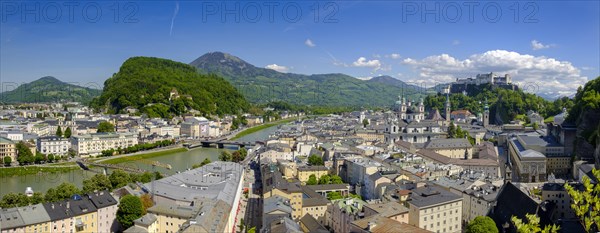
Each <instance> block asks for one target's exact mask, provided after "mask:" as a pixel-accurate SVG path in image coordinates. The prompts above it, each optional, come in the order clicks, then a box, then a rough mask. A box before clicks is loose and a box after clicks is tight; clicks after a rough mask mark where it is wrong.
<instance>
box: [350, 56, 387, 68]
mask: <svg viewBox="0 0 600 233" xmlns="http://www.w3.org/2000/svg"><path fill="white" fill-rule="evenodd" d="M352 66H355V67H369V68H373V69H375V70H378V69H380V68H381V62H380V61H379V60H377V59H374V60H367V58H365V57H359V58H358V59H357V60H356V61H354V62H353V63H352Z"/></svg>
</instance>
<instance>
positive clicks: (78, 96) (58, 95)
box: [0, 76, 102, 103]
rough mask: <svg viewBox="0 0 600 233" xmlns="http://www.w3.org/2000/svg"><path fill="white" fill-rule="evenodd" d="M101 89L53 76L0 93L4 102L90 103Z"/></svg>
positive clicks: (0, 97) (0, 100) (1, 100)
mask: <svg viewBox="0 0 600 233" xmlns="http://www.w3.org/2000/svg"><path fill="white" fill-rule="evenodd" d="M100 93H102V91H101V90H98V89H93V88H87V87H81V86H77V85H73V84H70V83H65V82H62V81H60V80H58V79H56V78H54V77H52V76H46V77H42V78H40V79H38V80H35V81H33V82H30V83H26V84H22V85H20V86H19V87H17V88H16V89H14V90H12V91H5V92H2V93H0V102H3V103H50V102H81V103H89V102H90V101H91V100H92V99H93V98H94V97H96V96H99V95H100Z"/></svg>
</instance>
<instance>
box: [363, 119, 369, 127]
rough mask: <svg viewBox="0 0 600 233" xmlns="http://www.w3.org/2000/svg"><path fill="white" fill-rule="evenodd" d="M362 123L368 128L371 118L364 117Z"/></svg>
mask: <svg viewBox="0 0 600 233" xmlns="http://www.w3.org/2000/svg"><path fill="white" fill-rule="evenodd" d="M362 124H363V127H364V128H367V125H369V120H368V119H363V120H362Z"/></svg>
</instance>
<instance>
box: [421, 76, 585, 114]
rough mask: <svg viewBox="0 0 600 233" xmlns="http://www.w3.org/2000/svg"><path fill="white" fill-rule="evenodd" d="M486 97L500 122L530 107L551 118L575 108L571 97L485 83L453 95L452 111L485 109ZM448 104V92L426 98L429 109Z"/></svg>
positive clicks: (451, 100)
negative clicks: (547, 96) (554, 97)
mask: <svg viewBox="0 0 600 233" xmlns="http://www.w3.org/2000/svg"><path fill="white" fill-rule="evenodd" d="M486 100H487V103H488V105H489V107H490V122H497V123H507V122H509V121H511V120H514V119H515V118H517V116H518V115H523V114H526V113H527V111H528V110H533V111H536V112H538V113H539V114H540V115H541V116H543V117H544V118H547V117H551V116H554V115H557V114H559V113H561V112H562V109H563V108H566V109H571V107H573V105H574V103H573V100H571V99H570V98H568V97H562V98H559V99H557V100H555V101H548V100H545V99H544V98H542V97H539V96H537V95H535V94H531V93H526V92H523V91H521V90H514V91H513V90H507V89H503V88H492V87H491V86H489V85H481V86H479V88H477V89H475V90H472V91H471V92H470V93H469V95H463V94H451V95H450V104H451V108H452V110H457V109H467V110H469V111H471V112H472V113H474V114H477V113H482V112H483V106H484V105H485V102H486ZM445 103H446V95H443V94H440V93H438V94H437V95H429V96H427V97H426V98H425V100H424V104H425V108H426V109H427V110H430V109H438V110H440V112H443V110H444V106H445Z"/></svg>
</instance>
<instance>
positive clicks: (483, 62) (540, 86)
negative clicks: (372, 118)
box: [401, 50, 588, 97]
mask: <svg viewBox="0 0 600 233" xmlns="http://www.w3.org/2000/svg"><path fill="white" fill-rule="evenodd" d="M401 64H404V65H407V66H409V67H412V68H413V69H414V70H415V72H416V73H417V75H418V77H419V78H418V79H412V80H408V81H410V82H416V83H423V84H425V85H427V86H433V85H435V84H438V83H448V82H452V81H455V80H456V79H457V78H468V77H473V76H475V75H476V74H478V73H489V72H494V73H498V74H500V75H503V74H509V75H511V76H512V78H513V83H516V84H518V85H520V86H521V87H527V88H526V89H527V90H526V91H529V92H533V93H536V94H539V95H542V96H547V97H550V96H559V95H573V94H574V93H575V92H576V90H577V87H579V86H583V85H584V84H585V83H586V82H587V80H588V78H587V77H585V76H582V75H581V71H580V70H579V69H578V68H576V67H575V66H573V65H572V64H571V63H570V62H568V61H559V60H556V59H554V58H548V57H544V56H532V55H528V54H520V53H517V52H512V51H506V50H492V51H487V52H484V53H479V54H473V55H471V56H469V57H468V58H467V59H464V60H460V59H457V58H455V57H452V56H451V55H449V54H440V55H433V56H429V57H426V58H423V59H420V60H418V59H413V58H406V59H404V60H403V61H402V62H401Z"/></svg>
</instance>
